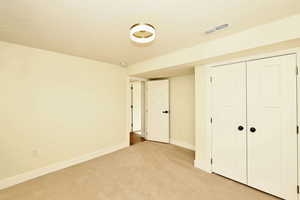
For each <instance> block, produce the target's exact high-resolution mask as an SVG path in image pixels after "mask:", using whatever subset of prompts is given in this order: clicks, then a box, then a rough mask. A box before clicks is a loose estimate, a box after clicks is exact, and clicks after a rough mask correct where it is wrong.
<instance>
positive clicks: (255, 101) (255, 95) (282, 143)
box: [247, 55, 297, 199]
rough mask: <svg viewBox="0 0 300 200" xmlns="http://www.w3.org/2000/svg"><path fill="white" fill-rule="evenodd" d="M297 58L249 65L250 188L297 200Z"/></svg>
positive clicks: (264, 61) (263, 60) (257, 61)
mask: <svg viewBox="0 0 300 200" xmlns="http://www.w3.org/2000/svg"><path fill="white" fill-rule="evenodd" d="M295 70H296V57H295V55H288V56H279V57H273V58H268V59H261V60H256V61H251V62H247V120H248V127H247V129H248V138H247V139H248V185H249V186H252V187H255V188H258V189H260V190H263V191H265V192H268V193H271V194H273V195H276V196H279V197H282V198H285V199H297V194H296V186H297V135H296V119H297V118H296V74H295Z"/></svg>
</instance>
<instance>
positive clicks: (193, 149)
mask: <svg viewBox="0 0 300 200" xmlns="http://www.w3.org/2000/svg"><path fill="white" fill-rule="evenodd" d="M170 144H174V145H176V146H179V147H183V148H185V149H189V150H192V151H195V146H194V145H192V144H189V143H186V142H182V141H178V140H174V139H172V138H170Z"/></svg>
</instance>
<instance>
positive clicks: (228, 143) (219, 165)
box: [212, 63, 247, 183]
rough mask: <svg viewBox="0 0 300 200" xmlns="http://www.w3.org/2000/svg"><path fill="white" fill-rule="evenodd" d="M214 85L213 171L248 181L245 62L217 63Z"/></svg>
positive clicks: (242, 181)
mask: <svg viewBox="0 0 300 200" xmlns="http://www.w3.org/2000/svg"><path fill="white" fill-rule="evenodd" d="M212 87H213V94H212V95H213V97H212V99H213V106H212V110H213V123H212V131H213V141H212V147H213V149H212V153H213V155H212V158H213V172H215V173H218V174H220V175H223V176H225V177H228V178H231V179H234V180H236V181H239V182H241V183H247V177H246V169H247V168H246V162H247V161H246V64H245V63H238V64H231V65H225V66H221V67H215V68H214V69H213V83H212ZM239 129H240V130H239Z"/></svg>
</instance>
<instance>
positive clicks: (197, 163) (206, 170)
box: [194, 160, 212, 173]
mask: <svg viewBox="0 0 300 200" xmlns="http://www.w3.org/2000/svg"><path fill="white" fill-rule="evenodd" d="M194 167H195V168H198V169H201V170H203V171H205V172H207V173H212V169H211V166H205V165H203V164H201V162H200V161H199V160H194Z"/></svg>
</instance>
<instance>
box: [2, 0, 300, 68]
mask: <svg viewBox="0 0 300 200" xmlns="http://www.w3.org/2000/svg"><path fill="white" fill-rule="evenodd" d="M299 12H300V1H299V0H209V1H207V0H181V1H178V0H161V1H149V0H130V1H124V0H51V1H46V0H41V1H36V0H7V1H2V2H1V4H0V40H3V41H8V42H14V43H18V44H22V45H27V46H31V47H36V48H41V49H47V50H52V51H57V52H61V53H66V54H70V55H75V56H80V57H85V58H90V59H94V60H99V61H103V62H109V63H114V64H120V62H126V63H128V64H133V63H136V62H139V61H143V60H146V59H149V58H153V57H156V56H160V55H163V54H166V53H169V52H171V51H175V50H178V49H180V48H185V47H190V46H193V45H196V44H198V43H201V42H205V41H207V40H211V39H214V38H218V37H222V36H224V35H227V34H231V33H233V32H236V31H241V30H244V29H247V28H250V27H253V26H256V25H259V24H264V23H268V22H270V21H273V20H277V19H280V18H283V17H287V16H289V15H294V14H297V13H299ZM138 22H146V23H151V24H152V25H154V26H155V27H156V28H157V39H156V40H155V42H153V43H152V44H149V45H145V46H142V45H136V44H134V43H133V42H131V41H130V40H129V39H128V32H129V27H130V26H131V25H133V24H135V23H138ZM224 23H228V24H230V27H229V28H228V29H226V30H223V31H219V32H218V33H215V34H211V35H205V34H204V32H205V31H206V30H208V29H210V28H212V27H214V26H216V25H220V24H224Z"/></svg>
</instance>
